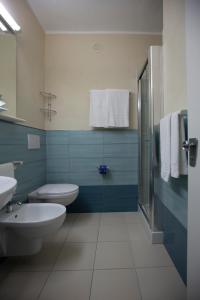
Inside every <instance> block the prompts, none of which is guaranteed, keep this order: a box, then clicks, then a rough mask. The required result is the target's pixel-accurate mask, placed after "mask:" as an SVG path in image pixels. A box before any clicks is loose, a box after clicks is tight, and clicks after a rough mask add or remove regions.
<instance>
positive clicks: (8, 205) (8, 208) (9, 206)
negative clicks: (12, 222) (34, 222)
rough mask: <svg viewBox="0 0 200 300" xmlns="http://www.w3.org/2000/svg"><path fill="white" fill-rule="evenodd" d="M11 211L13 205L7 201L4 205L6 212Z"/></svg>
mask: <svg viewBox="0 0 200 300" xmlns="http://www.w3.org/2000/svg"><path fill="white" fill-rule="evenodd" d="M12 211H13V205H12V203H8V204H7V205H6V212H7V213H11V212H12Z"/></svg>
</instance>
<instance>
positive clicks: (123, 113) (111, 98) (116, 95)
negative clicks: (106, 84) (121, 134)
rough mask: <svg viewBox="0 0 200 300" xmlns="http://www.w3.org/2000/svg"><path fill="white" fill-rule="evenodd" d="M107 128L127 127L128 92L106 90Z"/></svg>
mask: <svg viewBox="0 0 200 300" xmlns="http://www.w3.org/2000/svg"><path fill="white" fill-rule="evenodd" d="M106 95H107V100H108V127H129V91H128V90H110V89H107V90H106Z"/></svg>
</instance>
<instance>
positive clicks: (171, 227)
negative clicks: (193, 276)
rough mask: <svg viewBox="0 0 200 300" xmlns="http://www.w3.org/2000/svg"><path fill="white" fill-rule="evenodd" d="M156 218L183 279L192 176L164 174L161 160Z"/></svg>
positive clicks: (156, 176) (155, 185)
mask: <svg viewBox="0 0 200 300" xmlns="http://www.w3.org/2000/svg"><path fill="white" fill-rule="evenodd" d="M156 132H157V135H156V146H157V147H156V148H157V149H156V151H157V153H158V154H159V152H160V150H159V130H158V128H157V129H156ZM154 192H155V222H156V225H157V228H159V229H161V230H163V232H164V244H165V247H166V249H167V251H168V253H169V255H170V256H171V258H172V260H173V262H174V264H175V266H176V268H177V270H178V271H179V273H180V275H181V277H182V279H183V281H184V282H185V283H186V274H187V203H188V177H187V176H181V177H180V178H178V179H175V178H170V180H169V182H167V183H166V182H164V181H163V180H162V179H161V177H160V162H159V164H158V165H157V168H156V170H155V181H154Z"/></svg>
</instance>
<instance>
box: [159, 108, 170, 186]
mask: <svg viewBox="0 0 200 300" xmlns="http://www.w3.org/2000/svg"><path fill="white" fill-rule="evenodd" d="M170 135H171V114H168V115H167V116H166V117H164V118H163V119H161V121H160V157H161V177H162V178H163V180H164V181H166V182H167V181H168V180H169V176H170V166H171V157H170V156H171V153H170V152H171V142H170V140H171V138H170Z"/></svg>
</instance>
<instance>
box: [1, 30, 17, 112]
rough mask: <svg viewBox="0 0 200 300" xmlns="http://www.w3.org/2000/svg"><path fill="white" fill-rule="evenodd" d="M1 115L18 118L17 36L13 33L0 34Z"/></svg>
mask: <svg viewBox="0 0 200 300" xmlns="http://www.w3.org/2000/svg"><path fill="white" fill-rule="evenodd" d="M4 102H5V104H4ZM0 114H3V115H12V116H13V117H16V36H15V34H13V33H11V32H0Z"/></svg>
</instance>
